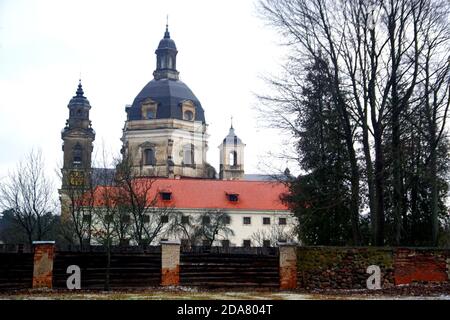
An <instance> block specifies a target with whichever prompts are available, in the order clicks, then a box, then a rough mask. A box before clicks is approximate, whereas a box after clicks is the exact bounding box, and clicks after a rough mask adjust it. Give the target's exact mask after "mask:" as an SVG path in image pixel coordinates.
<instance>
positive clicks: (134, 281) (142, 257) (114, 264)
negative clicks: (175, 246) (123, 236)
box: [53, 247, 161, 289]
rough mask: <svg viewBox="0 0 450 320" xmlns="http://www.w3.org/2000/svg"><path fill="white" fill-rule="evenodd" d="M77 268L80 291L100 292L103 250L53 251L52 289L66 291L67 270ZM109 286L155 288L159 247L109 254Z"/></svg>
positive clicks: (104, 273) (104, 264) (117, 250)
mask: <svg viewBox="0 0 450 320" xmlns="http://www.w3.org/2000/svg"><path fill="white" fill-rule="evenodd" d="M70 265H77V266H79V267H80V269H81V288H83V289H104V287H105V282H106V281H105V280H106V276H107V265H108V259H107V253H106V252H105V250H99V249H97V250H91V251H76V250H71V251H68V250H66V251H56V254H55V258H54V266H53V287H54V288H67V286H66V280H67V278H68V276H69V275H68V274H67V273H66V271H67V267H68V266H70ZM109 279H110V280H109V283H110V288H112V289H119V288H120V289H129V288H144V287H153V286H158V285H159V284H160V280H161V251H160V247H148V248H146V249H145V250H143V249H141V248H130V249H128V250H127V249H125V248H114V250H113V252H112V253H111V259H110V268H109Z"/></svg>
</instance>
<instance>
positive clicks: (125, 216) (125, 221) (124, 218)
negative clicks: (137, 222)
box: [122, 214, 130, 223]
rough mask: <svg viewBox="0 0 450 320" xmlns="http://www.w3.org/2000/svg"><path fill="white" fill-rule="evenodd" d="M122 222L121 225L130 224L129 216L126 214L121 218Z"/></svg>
mask: <svg viewBox="0 0 450 320" xmlns="http://www.w3.org/2000/svg"><path fill="white" fill-rule="evenodd" d="M122 222H123V223H129V222H130V215H128V214H126V215H123V216H122Z"/></svg>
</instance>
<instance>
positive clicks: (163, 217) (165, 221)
mask: <svg viewBox="0 0 450 320" xmlns="http://www.w3.org/2000/svg"><path fill="white" fill-rule="evenodd" d="M167 222H169V217H168V216H162V217H161V223H167Z"/></svg>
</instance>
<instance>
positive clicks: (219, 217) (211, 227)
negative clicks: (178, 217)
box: [196, 210, 234, 246]
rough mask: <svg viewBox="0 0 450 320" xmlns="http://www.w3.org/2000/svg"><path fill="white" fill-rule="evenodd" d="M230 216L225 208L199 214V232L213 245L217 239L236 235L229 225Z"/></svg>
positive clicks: (197, 223) (225, 238)
mask: <svg viewBox="0 0 450 320" xmlns="http://www.w3.org/2000/svg"><path fill="white" fill-rule="evenodd" d="M229 219H230V216H229V215H228V213H226V212H225V211H223V210H206V211H205V212H203V213H202V214H200V215H198V216H197V222H196V225H197V228H198V234H199V235H200V236H201V238H203V239H204V240H206V241H207V242H208V244H209V246H212V245H213V244H214V242H215V241H216V240H227V239H228V238H229V236H232V235H234V231H233V230H232V229H231V228H230V227H229Z"/></svg>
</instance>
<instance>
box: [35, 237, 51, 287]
mask: <svg viewBox="0 0 450 320" xmlns="http://www.w3.org/2000/svg"><path fill="white" fill-rule="evenodd" d="M33 246H34V267H33V289H42V288H47V289H51V288H52V280H53V256H54V252H55V241H33Z"/></svg>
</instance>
